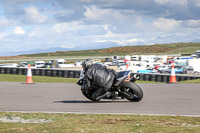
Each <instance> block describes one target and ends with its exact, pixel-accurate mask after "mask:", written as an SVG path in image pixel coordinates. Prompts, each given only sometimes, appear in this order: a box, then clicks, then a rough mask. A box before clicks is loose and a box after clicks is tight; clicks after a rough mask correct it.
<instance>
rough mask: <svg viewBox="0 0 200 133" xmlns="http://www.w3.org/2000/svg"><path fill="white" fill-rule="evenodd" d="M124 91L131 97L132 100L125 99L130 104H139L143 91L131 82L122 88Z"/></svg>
mask: <svg viewBox="0 0 200 133" xmlns="http://www.w3.org/2000/svg"><path fill="white" fill-rule="evenodd" d="M122 87H123V88H124V89H126V90H128V92H129V93H131V94H132V95H133V97H132V98H127V100H129V101H131V102H139V101H140V100H142V98H143V91H142V89H141V88H140V86H139V85H137V84H136V83H133V82H127V83H125V84H124V85H123V86H122Z"/></svg>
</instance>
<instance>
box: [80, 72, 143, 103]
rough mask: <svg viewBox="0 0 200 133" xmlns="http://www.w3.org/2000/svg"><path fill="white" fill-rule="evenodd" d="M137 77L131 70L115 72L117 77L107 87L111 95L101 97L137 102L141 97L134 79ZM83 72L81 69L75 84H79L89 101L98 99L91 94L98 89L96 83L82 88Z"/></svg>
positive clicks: (140, 90) (141, 92) (83, 81)
mask: <svg viewBox="0 0 200 133" xmlns="http://www.w3.org/2000/svg"><path fill="white" fill-rule="evenodd" d="M137 79H139V77H138V76H137V75H136V74H131V71H121V72H118V73H117V78H116V80H114V82H113V85H112V87H111V88H110V89H109V92H110V94H111V95H109V96H106V97H104V98H103V99H112V100H119V99H127V100H129V101H131V102H139V101H140V100H142V98H143V91H142V89H141V88H140V86H139V85H137V84H136V83H135V81H136V80H137ZM85 82H86V81H85V79H84V72H83V71H82V72H81V74H80V77H79V79H78V81H77V84H78V85H80V86H81V92H82V94H83V95H84V96H85V97H86V98H88V99H89V100H91V101H99V100H96V99H93V98H92V94H93V93H94V92H95V90H96V89H98V87H99V86H98V85H97V84H94V83H93V84H92V85H91V87H90V89H84V87H83V85H84V84H85Z"/></svg>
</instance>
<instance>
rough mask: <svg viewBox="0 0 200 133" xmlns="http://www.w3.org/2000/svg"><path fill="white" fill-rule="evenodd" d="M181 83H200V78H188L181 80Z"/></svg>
mask: <svg viewBox="0 0 200 133" xmlns="http://www.w3.org/2000/svg"><path fill="white" fill-rule="evenodd" d="M180 83H200V79H196V80H186V81H181V82H180Z"/></svg>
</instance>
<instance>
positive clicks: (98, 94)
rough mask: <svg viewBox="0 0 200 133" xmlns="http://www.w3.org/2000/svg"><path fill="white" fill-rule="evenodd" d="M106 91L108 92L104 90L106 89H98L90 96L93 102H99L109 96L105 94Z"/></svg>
mask: <svg viewBox="0 0 200 133" xmlns="http://www.w3.org/2000/svg"><path fill="white" fill-rule="evenodd" d="M107 91H108V89H106V88H99V89H98V90H96V91H95V92H94V93H93V94H92V98H93V99H95V100H100V99H102V98H104V97H106V96H108V95H109V94H108V93H107Z"/></svg>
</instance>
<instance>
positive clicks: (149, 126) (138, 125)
mask: <svg viewBox="0 0 200 133" xmlns="http://www.w3.org/2000/svg"><path fill="white" fill-rule="evenodd" d="M2 117H9V118H12V117H20V118H23V119H46V120H52V122H49V123H38V124H31V123H29V124H22V123H4V122H0V132H1V133H22V132H23V133H35V132H36V133H42V132H50V133H108V132H109V133H163V132H164V133H198V132H199V131H200V117H183V116H142V115H111V114H98V115H93V114H50V113H5V112H0V118H2Z"/></svg>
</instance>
